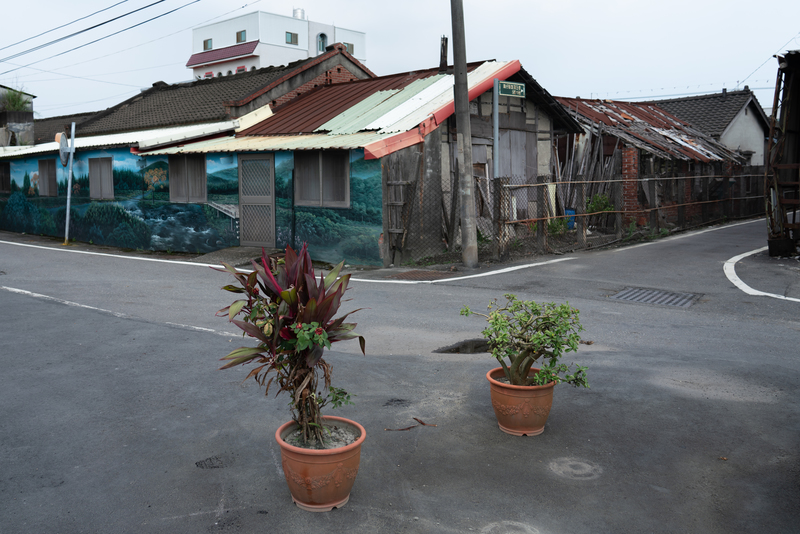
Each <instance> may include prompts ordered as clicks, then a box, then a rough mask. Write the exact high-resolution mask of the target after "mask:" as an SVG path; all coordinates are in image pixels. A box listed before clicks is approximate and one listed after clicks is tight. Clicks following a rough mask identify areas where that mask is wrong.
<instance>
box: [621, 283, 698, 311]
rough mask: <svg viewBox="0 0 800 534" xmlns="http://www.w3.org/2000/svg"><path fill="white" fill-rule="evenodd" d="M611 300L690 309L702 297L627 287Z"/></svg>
mask: <svg viewBox="0 0 800 534" xmlns="http://www.w3.org/2000/svg"><path fill="white" fill-rule="evenodd" d="M611 298H612V299H618V300H627V301H630V302H640V303H642V304H658V305H661V306H678V307H679V308H688V307H689V306H691V305H692V304H694V303H695V302H696V301H697V299H698V298H700V295H697V294H694V293H674V292H672V291H662V290H660V289H644V288H641V287H626V288H625V289H623V290H622V291H620V292H619V293H617V294H616V295H612V296H611Z"/></svg>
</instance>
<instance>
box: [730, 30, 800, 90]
mask: <svg viewBox="0 0 800 534" xmlns="http://www.w3.org/2000/svg"><path fill="white" fill-rule="evenodd" d="M798 35H800V32H797V35H793V36H792V38H791V39H789V40H788V41H786V43H784V45H783V46H782V47H780V48H778V50H777V51H776V52H775V53H776V54H778V53H780V51H781V50H783V48H784V47H785V46H786V45H788V44H789V43H791V42H792V41H794V40H795V39H796V38H797V36H798ZM770 59H772V56H770V57H768V58H767V59H766V60H764V63H762V64H761V65H759V66H758V68H757V69H756V70H754V71H753V72H751V73H750V74H748V75H747V77H745V79H744V80H742V83H744V82H746V81H747V79H748V78H749V77H750V76H752V75H753V74H755V73H756V72H758V70H760V69H761V67H763V66H764V65H766V64H767V61H769V60H770Z"/></svg>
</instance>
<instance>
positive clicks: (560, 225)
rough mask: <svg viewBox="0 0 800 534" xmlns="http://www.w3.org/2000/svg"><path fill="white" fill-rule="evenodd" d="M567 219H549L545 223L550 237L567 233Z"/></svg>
mask: <svg viewBox="0 0 800 534" xmlns="http://www.w3.org/2000/svg"><path fill="white" fill-rule="evenodd" d="M568 224H569V223H568V222H567V219H551V220H549V221H547V233H549V234H550V235H561V234H563V233H565V232H566V231H567V228H568Z"/></svg>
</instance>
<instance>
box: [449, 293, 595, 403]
mask: <svg viewBox="0 0 800 534" xmlns="http://www.w3.org/2000/svg"><path fill="white" fill-rule="evenodd" d="M505 298H506V303H505V304H504V305H503V306H500V305H499V304H498V302H497V299H494V300H493V301H492V302H490V303H489V306H488V310H489V313H488V314H483V313H478V312H473V311H472V310H470V309H469V307H467V306H464V307H463V308H462V309H461V315H465V316H470V315H473V314H474V315H480V316H481V317H485V318H486V322H487V323H488V326H487V327H486V328H485V329H484V330H483V332H482V334H483V336H484V338H486V341H487V342H488V344H489V347H490V348H491V351H492V356H494V357H495V358H496V359H497V361H498V362H500V365H501V366H502V367H503V371H504V372H505V375H506V378H507V379H508V381H509V383H510V384H513V385H517V386H532V385H534V386H541V385H545V384H549V383H550V382H556V383H559V382H566V383H568V384H572V385H573V386H583V387H589V384H588V383H587V381H586V367H582V366H580V365H576V366H575V371H574V372H571V367H570V366H567V365H565V364H563V363H560V362H559V360H560V359H561V358H562V357H563V356H564V354H565V353H567V352H575V351H577V350H578V343H579V342H580V336H579V334H578V332H581V331H583V326H581V324H580V321H579V320H578V314H579V312H578V310H576V309H575V308H572V307H570V305H569V304H556V303H554V302H549V303H542V304H539V303H536V302H534V301H532V300H531V301H523V300H519V299H517V297H516V296H514V295H511V294H506V295H505ZM540 359H541V360H542V366H541V368H540V370H539V372H538V373H536V374H534V375H530V370H531V367H532V366H533V364H534V363H535V362H536V361H537V360H540Z"/></svg>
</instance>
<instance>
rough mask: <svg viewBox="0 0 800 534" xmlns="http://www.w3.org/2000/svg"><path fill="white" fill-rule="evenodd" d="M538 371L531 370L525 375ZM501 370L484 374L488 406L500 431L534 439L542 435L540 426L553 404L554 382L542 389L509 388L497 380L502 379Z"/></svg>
mask: <svg viewBox="0 0 800 534" xmlns="http://www.w3.org/2000/svg"><path fill="white" fill-rule="evenodd" d="M538 372H539V369H536V368H531V370H530V372H529V373H528V376H530V375H534V374H536V373H538ZM504 377H505V373H504V372H503V368H502V367H496V368H494V369H492V370H491V371H489V372H488V373H486V379H487V380H488V381H489V388H490V393H491V397H492V407H493V408H494V414H495V415H496V416H497V424H498V425H499V426H500V430H502V431H503V432H505V433H506V434H511V435H513V436H536V435H538V434H541V433H542V432H544V424H545V423H546V422H547V416H548V415H550V407H551V406H552V405H553V388H554V387H555V385H556V383H555V382H550V383H549V384H547V385H545V386H512V385H511V384H504V383H502V382H500V381H498V379H500V378H504Z"/></svg>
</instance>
